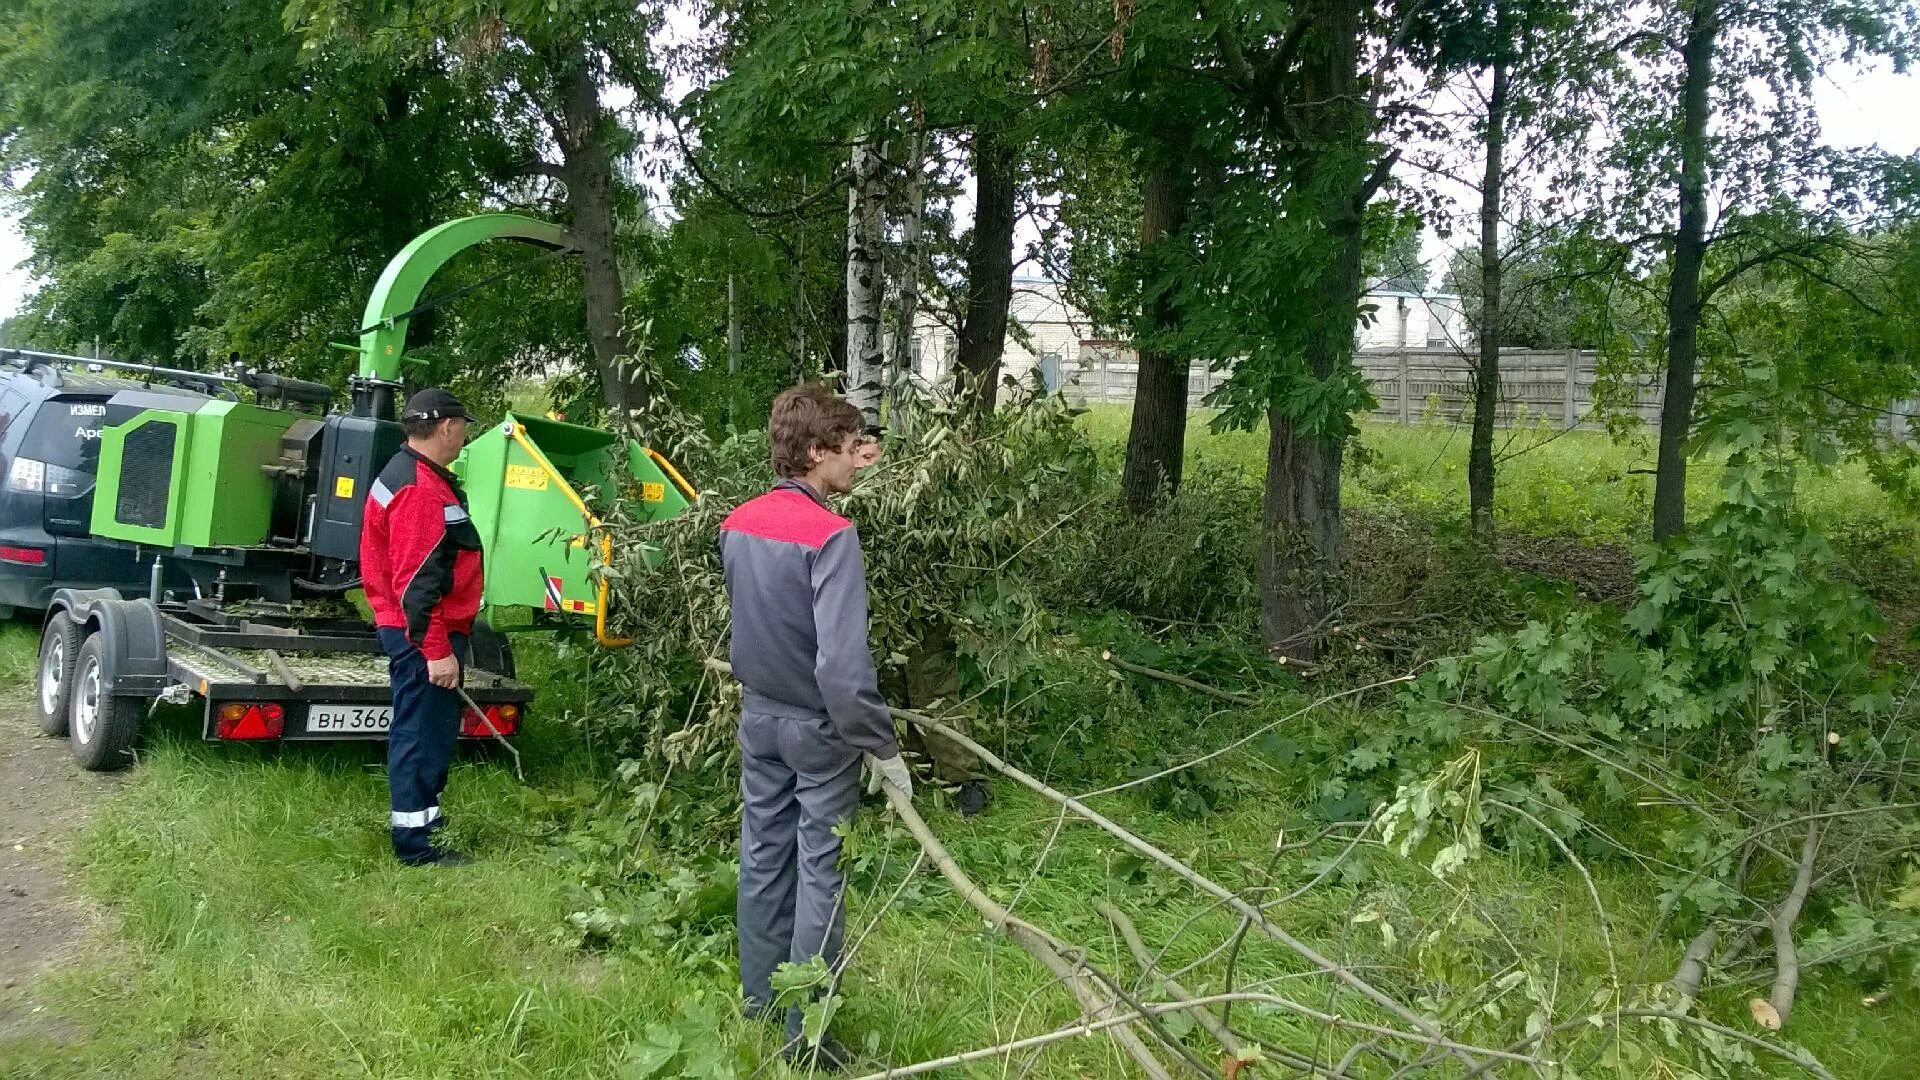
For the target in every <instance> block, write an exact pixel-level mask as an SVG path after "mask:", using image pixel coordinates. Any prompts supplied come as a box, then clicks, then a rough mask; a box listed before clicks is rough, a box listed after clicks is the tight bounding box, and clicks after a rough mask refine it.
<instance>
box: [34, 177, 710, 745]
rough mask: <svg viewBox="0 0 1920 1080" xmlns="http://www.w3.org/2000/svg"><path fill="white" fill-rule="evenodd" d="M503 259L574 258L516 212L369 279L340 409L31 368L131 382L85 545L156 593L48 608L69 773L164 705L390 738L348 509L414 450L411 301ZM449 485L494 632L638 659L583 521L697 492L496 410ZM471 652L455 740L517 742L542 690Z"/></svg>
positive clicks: (78, 598) (607, 446)
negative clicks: (473, 543)
mask: <svg viewBox="0 0 1920 1080" xmlns="http://www.w3.org/2000/svg"><path fill="white" fill-rule="evenodd" d="M494 240H511V241H517V242H520V243H525V244H530V245H534V246H536V247H540V248H544V249H547V250H548V251H549V252H554V253H566V252H568V251H570V250H572V248H571V245H570V243H569V241H568V239H567V237H566V234H565V233H564V232H563V231H562V230H561V229H560V228H559V227H558V226H555V225H551V224H548V223H546V222H541V221H536V220H533V219H530V218H526V217H521V216H518V215H513V214H482V215H479V216H475V217H468V218H462V219H460V220H457V221H450V222H447V223H445V224H443V225H440V226H437V227H435V228H433V229H430V230H428V231H427V232H425V233H423V234H421V235H420V236H419V237H417V238H415V239H414V241H413V242H412V243H410V244H408V245H407V246H406V248H405V249H404V250H402V251H401V252H400V253H399V254H398V255H396V256H395V257H394V258H393V260H392V261H391V262H390V263H389V264H388V265H387V267H386V270H385V272H384V273H382V274H381V276H380V279H379V282H378V284H377V285H376V286H375V288H374V291H373V295H372V297H371V298H370V300H369V301H368V303H367V308H366V315H365V318H364V319H363V320H362V325H363V326H364V327H365V329H364V330H363V331H362V332H361V334H360V338H359V341H358V343H357V344H354V345H350V346H343V347H348V348H351V349H352V350H353V351H355V352H357V353H358V355H359V358H360V362H359V370H358V371H357V372H356V374H355V375H354V376H353V377H352V378H351V379H350V380H349V383H348V388H347V389H348V401H349V404H348V405H347V407H345V408H339V407H336V406H335V405H334V401H335V394H334V391H333V389H332V388H331V387H327V386H323V385H319V384H315V383H310V382H304V381H301V380H296V379H289V378H285V377H281V376H276V375H272V374H269V373H264V372H259V371H256V370H252V369H248V368H245V367H241V366H238V365H236V367H235V368H234V370H233V371H232V372H231V373H229V374H208V373H201V372H180V371H168V370H166V369H160V368H154V367H151V366H149V365H132V364H120V363H116V362H112V361H100V360H95V359H88V358H75V357H64V358H62V357H56V356H54V355H53V354H28V355H29V356H30V357H40V358H42V360H41V362H46V361H48V360H52V361H60V360H64V361H69V362H76V363H84V364H87V365H89V366H92V367H94V368H96V369H98V368H107V369H124V370H125V371H126V372H127V373H128V374H129V375H130V376H132V377H133V378H131V379H130V381H129V382H128V388H127V389H126V390H124V391H122V392H120V393H118V394H116V395H114V396H113V397H112V398H111V399H110V400H109V401H108V403H107V406H106V416H105V417H104V418H103V419H102V422H101V431H100V437H99V465H98V473H97V480H96V486H95V489H94V498H93V507H92V533H93V535H94V537H96V538H98V539H100V540H103V541H108V542H114V543H119V544H125V545H133V546H136V547H137V548H138V550H139V551H140V552H141V555H142V558H143V559H150V560H151V574H150V576H149V589H148V595H146V596H137V597H134V596H127V595H124V594H123V593H122V592H121V591H119V590H115V589H68V590H62V591H60V592H58V593H56V594H55V596H54V599H53V603H52V606H51V608H50V610H49V612H48V614H47V619H46V624H45V627H44V629H43V632H42V635H41V659H40V666H39V671H38V685H37V690H38V693H37V694H36V697H37V698H38V704H39V707H40V714H41V724H42V727H43V728H45V729H46V730H48V731H49V732H53V733H60V732H64V733H66V734H67V735H68V737H69V738H70V740H71V742H72V746H73V751H74V754H75V756H76V757H77V758H78V759H79V760H80V761H81V763H82V764H83V765H86V766H87V767H89V768H95V769H105V768H114V767H118V766H120V765H124V764H126V763H127V762H128V761H130V760H131V751H132V747H133V745H134V741H135V739H136V737H137V735H138V731H139V725H140V722H141V720H142V719H143V718H145V717H146V716H147V715H148V713H149V712H150V710H151V708H152V706H153V704H154V703H155V702H157V701H159V702H170V703H174V704H180V705H185V704H191V703H199V704H200V705H201V706H202V717H203V718H202V729H203V733H204V735H205V736H206V737H207V738H210V739H238V740H250V739H252V740H281V739H287V740H295V739H336V738H362V739H365V738H374V739H377V738H382V737H384V735H385V731H386V727H387V724H388V723H389V721H390V719H391V717H390V713H389V710H388V707H387V706H388V699H387V693H388V690H387V683H386V670H385V668H386V665H385V662H384V657H383V656H382V655H381V654H380V652H379V647H378V644H377V642H376V640H375V638H374V636H373V633H372V628H371V626H370V625H369V624H368V622H367V620H366V619H365V618H364V617H362V616H361V615H360V614H358V613H357V612H356V611H355V609H354V607H353V604H352V602H351V597H352V593H353V591H354V590H355V589H356V588H357V587H358V585H359V570H358V562H359V545H360V522H361V513H362V508H363V507H364V505H365V502H366V497H367V491H368V488H369V486H370V485H371V484H372V482H373V480H374V478H375V477H376V476H377V475H378V473H379V471H380V469H381V468H382V466H384V465H385V464H386V462H387V460H388V459H389V458H390V457H392V456H393V454H394V453H395V452H396V451H398V450H399V448H400V446H401V445H402V444H403V443H404V441H405V436H404V434H403V433H402V431H401V428H400V424H399V423H398V421H397V419H396V415H395V403H396V402H397V401H400V400H402V399H403V397H404V393H405V386H404V384H403V380H402V374H403V372H404V369H405V365H406V364H407V363H408V358H407V356H406V348H405V344H406V336H407V325H408V321H409V319H410V318H411V317H412V316H414V315H417V314H419V313H420V311H422V310H423V309H424V308H425V307H428V306H431V305H422V304H421V296H422V294H423V292H424V291H425V289H426V287H427V284H428V283H429V282H430V281H431V280H432V278H433V276H434V274H435V272H436V271H438V270H439V269H440V268H441V267H442V266H444V265H445V264H446V263H447V261H448V260H449V259H451V258H453V257H454V256H455V255H457V254H459V253H460V252H462V251H464V250H466V249H468V248H470V247H473V246H475V245H477V244H482V243H486V242H489V241H494ZM30 362H31V361H30ZM48 366H49V368H50V369H51V370H52V374H51V377H54V378H58V377H59V375H58V370H57V368H58V364H57V363H53V364H49V365H48ZM186 385H191V386H193V387H194V388H195V389H194V390H185V389H182V388H181V387H182V386H186ZM209 390H211V392H208V391H209ZM243 393H244V394H245V396H246V397H248V398H251V400H243ZM453 471H454V472H455V474H456V475H458V476H459V477H460V478H461V482H462V485H463V486H464V487H465V489H466V491H467V495H468V499H469V502H470V504H471V511H472V514H473V518H474V521H475V524H476V525H478V527H479V529H480V533H481V537H482V540H483V543H484V549H485V559H486V584H485V593H484V603H485V605H486V609H487V610H488V612H489V613H493V612H497V611H498V610H499V609H502V608H526V609H531V610H532V611H533V612H534V613H535V615H534V618H533V620H532V623H533V625H551V624H552V623H553V622H556V621H578V622H582V623H585V624H589V625H591V626H592V628H593V634H594V637H595V639H596V640H597V641H598V642H599V643H600V644H602V645H605V646H608V647H620V646H623V645H625V644H628V642H627V641H625V640H624V639H620V638H616V637H614V636H612V634H611V632H610V631H609V629H608V622H607V619H608V614H609V613H608V604H609V600H608V591H607V587H606V584H605V581H604V580H603V579H598V578H596V575H595V574H594V573H593V572H592V568H593V566H594V565H595V564H596V562H601V563H604V562H605V561H606V560H608V559H609V558H610V557H611V549H610V541H609V539H608V538H607V535H606V533H605V531H604V530H602V529H601V528H600V518H599V517H598V516H597V513H596V511H595V506H594V500H597V499H606V498H610V497H613V496H615V495H617V494H620V493H630V494H631V495H632V496H633V505H634V506H637V507H639V508H640V510H641V514H642V516H644V517H646V518H650V519H663V518H667V517H671V516H673V515H675V514H677V513H679V512H681V511H682V510H684V509H685V508H686V507H687V506H688V505H689V502H690V501H691V500H693V499H695V498H697V495H696V493H695V492H694V490H693V489H692V488H691V487H690V486H689V485H688V484H687V483H686V481H685V480H684V479H683V478H682V477H681V476H680V475H679V473H678V472H677V471H676V470H675V469H674V468H673V466H672V465H671V464H670V463H668V461H667V460H666V458H664V457H662V456H661V455H660V454H658V453H656V452H654V451H653V450H652V449H650V448H648V447H645V446H643V445H641V444H640V443H638V442H636V441H633V440H630V439H626V438H623V437H620V436H617V435H614V434H613V433H611V432H608V431H604V430H600V429H597V428H591V427H584V426H581V425H578V424H569V423H564V422H561V421H558V420H553V419H547V418H542V417H532V416H521V415H517V414H513V413H509V414H507V415H506V416H505V417H503V418H502V419H501V420H500V421H499V422H498V423H496V424H493V425H491V426H490V427H487V428H485V429H483V430H481V431H480V432H479V434H478V435H477V437H475V438H474V439H473V441H472V442H471V443H469V444H468V446H467V448H466V450H465V452H464V453H463V454H462V456H461V457H460V459H459V460H458V461H457V462H456V463H455V464H454V466H453ZM473 645H474V656H473V662H472V664H471V665H470V666H469V669H468V674H467V679H466V689H467V691H468V694H469V696H470V700H471V702H472V704H473V706H475V707H476V708H473V709H469V710H468V716H467V717H466V719H465V721H464V722H463V724H462V735H463V736H466V737H469V738H493V737H503V736H511V735H513V734H515V733H517V731H518V730H519V727H520V725H521V723H522V722H523V721H524V718H525V710H526V707H527V704H528V702H529V701H530V700H531V698H532V696H533V695H532V691H531V690H530V689H529V688H528V687H526V686H524V685H523V684H521V683H519V682H517V681H516V680H515V679H514V671H513V660H512V650H511V648H510V647H509V646H508V644H507V641H506V639H505V638H504V637H503V636H502V635H501V634H500V633H498V632H497V631H495V630H494V629H492V628H490V627H488V626H487V625H485V624H482V625H480V626H476V628H475V634H474V642H473ZM476 709H477V711H476Z"/></svg>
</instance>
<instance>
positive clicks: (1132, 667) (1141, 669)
mask: <svg viewBox="0 0 1920 1080" xmlns="http://www.w3.org/2000/svg"><path fill="white" fill-rule="evenodd" d="M1100 659H1102V660H1105V661H1106V662H1107V663H1109V664H1112V665H1113V666H1114V667H1117V668H1119V669H1120V670H1121V671H1131V672H1133V673H1134V674H1135V675H1144V676H1146V677H1147V678H1149V679H1159V680H1161V681H1163V682H1170V683H1173V684H1174V685H1175V686H1184V687H1186V688H1187V689H1189V690H1194V691H1197V692H1199V693H1202V694H1206V695H1207V696H1209V697H1216V698H1219V699H1220V700H1221V701H1225V702H1229V703H1231V704H1234V705H1238V706H1240V707H1241V708H1243V709H1251V708H1254V707H1256V706H1258V705H1259V704H1260V703H1259V702H1258V701H1255V700H1254V699H1252V698H1250V697H1247V696H1245V695H1244V694H1236V693H1233V692H1232V691H1230V690H1221V689H1218V688H1216V687H1212V686H1208V685H1207V684H1206V683H1203V682H1198V681H1196V680H1194V679H1189V678H1187V677H1186V676H1185V675H1176V674H1174V673H1173V672H1171V671H1161V670H1160V669H1159V668H1150V667H1146V666H1144V665H1142V664H1135V663H1130V662H1128V661H1126V660H1122V659H1120V658H1119V657H1117V656H1115V655H1113V653H1112V651H1111V650H1109V651H1106V652H1102V653H1101V654H1100Z"/></svg>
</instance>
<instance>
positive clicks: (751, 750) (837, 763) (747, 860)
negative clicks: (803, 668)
mask: <svg viewBox="0 0 1920 1080" xmlns="http://www.w3.org/2000/svg"><path fill="white" fill-rule="evenodd" d="M740 794H741V798H742V802H743V806H742V809H741V816H740V904H739V910H738V922H739V928H740V989H741V991H742V992H743V993H744V994H745V995H746V999H747V1004H748V1007H749V1008H755V1009H764V1008H767V1007H769V1006H771V1005H772V1004H773V990H772V988H771V986H769V985H768V982H769V980H770V978H771V977H772V975H773V969H774V968H775V967H778V966H779V965H780V964H781V963H783V962H785V961H789V960H791V961H792V962H794V963H796V964H804V963H806V962H807V961H808V960H809V959H811V958H813V957H815V956H819V957H822V958H824V959H825V960H826V961H827V964H828V966H829V967H831V968H833V969H834V970H835V972H836V974H837V972H838V970H839V965H840V943H841V938H842V936H843V935H844V934H845V933H846V923H847V907H846V896H845V892H846V879H845V877H844V876H843V875H842V874H841V873H840V838H839V837H838V836H836V835H834V828H835V827H836V826H838V825H840V824H841V823H843V822H846V821H848V820H849V819H851V818H852V817H853V811H854V808H855V807H856V806H857V805H859V802H860V753H859V751H857V750H855V749H854V748H853V747H851V746H848V745H847V744H846V743H845V742H844V741H842V740H841V738H840V735H839V733H838V732H836V731H834V729H833V725H832V724H831V723H830V722H828V721H827V720H825V719H820V718H807V717H789V716H768V715H765V714H762V713H757V712H744V713H742V714H741V716H740ZM799 1034H800V1010H799V1008H798V1007H794V1008H790V1009H788V1011H787V1035H788V1036H789V1037H790V1038H791V1037H797V1036H798V1035H799Z"/></svg>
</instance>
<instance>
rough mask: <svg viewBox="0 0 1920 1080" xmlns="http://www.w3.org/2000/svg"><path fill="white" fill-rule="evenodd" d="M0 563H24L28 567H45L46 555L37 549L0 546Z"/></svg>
mask: <svg viewBox="0 0 1920 1080" xmlns="http://www.w3.org/2000/svg"><path fill="white" fill-rule="evenodd" d="M0 562H10V563H24V564H26V565H28V566H45V565H47V553H46V552H44V551H42V550H40V549H39V548H30V547H8V546H4V545H0Z"/></svg>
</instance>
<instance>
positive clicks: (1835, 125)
mask: <svg viewBox="0 0 1920 1080" xmlns="http://www.w3.org/2000/svg"><path fill="white" fill-rule="evenodd" d="M1815 105H1816V106H1817V107H1818V109H1819V112H1820V124H1821V129H1822V135H1823V137H1824V138H1825V140H1826V141H1827V142H1828V143H1829V144H1830V145H1833V146H1845V147H1852V146H1870V145H1877V146H1879V147H1880V148H1881V149H1883V150H1887V151H1891V152H1894V153H1900V154H1912V153H1915V152H1920V73H1910V74H1906V75H1899V74H1895V73H1893V72H1892V71H1891V70H1888V69H1886V68H1884V67H1869V68H1854V69H1840V70H1836V71H1834V72H1832V73H1831V74H1830V75H1829V77H1828V78H1827V79H1826V80H1825V81H1824V82H1822V83H1821V85H1820V86H1819V87H1817V88H1816V91H1815ZM967 209H968V208H963V207H956V210H957V211H959V212H960V213H961V215H962V216H966V215H965V211H966V210H967ZM1437 243H1438V241H1437V240H1434V239H1431V238H1430V239H1429V241H1428V247H1429V249H1430V250H1429V251H1428V252H1427V255H1428V257H1429V258H1437V257H1442V256H1443V255H1444V252H1443V251H1436V250H1431V249H1432V248H1433V247H1434V245H1435V244H1437ZM30 254H31V250H30V249H29V247H28V246H27V243H26V241H25V240H24V239H23V238H22V237H21V236H20V232H19V229H18V228H17V227H16V222H15V219H14V218H13V217H12V216H11V215H0V319H4V318H6V317H7V316H9V315H12V314H13V313H14V312H15V311H17V310H19V307H20V304H21V302H22V300H23V299H24V298H25V297H26V295H27V293H29V292H30V291H31V290H32V287H33V284H32V282H31V281H30V280H29V278H28V276H27V274H26V272H25V270H23V269H22V268H21V266H20V263H21V262H22V261H23V260H25V259H26V258H27V257H28V256H29V255H30Z"/></svg>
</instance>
